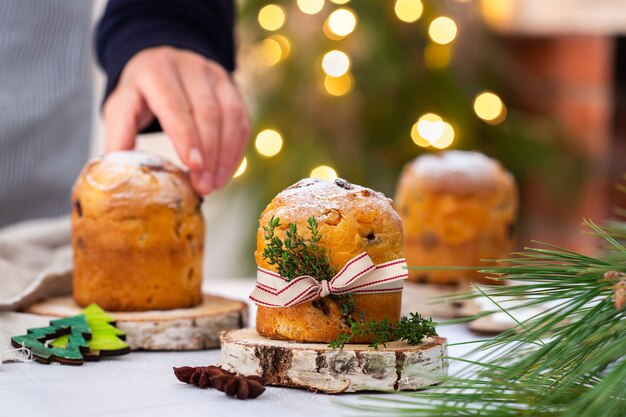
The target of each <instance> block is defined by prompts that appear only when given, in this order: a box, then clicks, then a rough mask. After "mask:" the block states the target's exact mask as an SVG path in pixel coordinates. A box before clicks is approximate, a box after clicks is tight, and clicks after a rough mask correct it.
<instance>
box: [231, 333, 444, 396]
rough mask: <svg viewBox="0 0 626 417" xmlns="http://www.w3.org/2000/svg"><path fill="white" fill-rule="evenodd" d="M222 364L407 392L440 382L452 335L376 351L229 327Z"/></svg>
mask: <svg viewBox="0 0 626 417" xmlns="http://www.w3.org/2000/svg"><path fill="white" fill-rule="evenodd" d="M221 339H222V358H221V359H222V367H224V368H225V369H229V370H231V371H236V372H240V373H242V374H245V375H252V374H256V375H260V376H262V377H264V378H265V379H266V381H267V383H268V384H270V385H279V386H285V387H297V388H306V389H308V390H311V391H321V392H325V393H330V394H339V393H344V392H355V391H380V390H383V391H406V390H414V389H416V388H419V387H424V386H429V385H435V384H437V376H441V375H446V374H447V371H448V361H447V359H445V358H444V356H445V355H446V354H447V347H446V339H445V338H443V337H434V338H430V339H426V340H425V341H424V343H422V344H420V345H416V346H411V345H408V344H407V343H405V342H390V343H387V346H386V347H384V346H380V347H379V348H378V350H375V349H373V348H371V347H369V346H367V345H361V344H348V345H345V346H344V348H343V349H341V350H340V349H331V348H329V347H328V346H327V345H326V344H324V343H296V342H289V341H283V340H271V339H267V338H264V337H262V336H260V335H259V334H258V333H257V332H256V330H255V329H240V330H231V331H228V332H223V333H222V336H221Z"/></svg>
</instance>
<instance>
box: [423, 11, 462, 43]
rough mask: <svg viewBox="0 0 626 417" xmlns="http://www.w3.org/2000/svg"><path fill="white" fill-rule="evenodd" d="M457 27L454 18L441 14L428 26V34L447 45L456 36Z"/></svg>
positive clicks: (434, 39) (434, 40) (435, 40)
mask: <svg viewBox="0 0 626 417" xmlns="http://www.w3.org/2000/svg"><path fill="white" fill-rule="evenodd" d="M456 33H457V27H456V23H454V20H452V19H450V18H449V17H447V16H439V17H438V18H436V19H435V20H433V21H432V22H430V26H429V27H428V35H429V36H430V39H432V40H433V42H436V43H439V44H442V45H445V44H448V43H450V42H452V41H453V40H454V38H456Z"/></svg>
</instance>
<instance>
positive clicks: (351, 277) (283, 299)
mask: <svg viewBox="0 0 626 417" xmlns="http://www.w3.org/2000/svg"><path fill="white" fill-rule="evenodd" d="M256 277H257V278H256V279H257V280H256V285H255V287H254V290H252V294H250V299H251V300H252V301H254V302H255V303H256V304H258V305H262V306H266V307H289V306H293V305H296V304H301V303H304V302H306V301H311V300H313V299H316V298H320V297H326V296H328V295H330V294H336V295H341V294H347V293H355V294H376V293H385V292H397V291H402V285H403V280H404V279H406V278H407V277H408V273H407V267H406V261H405V260H404V258H402V259H396V260H393V261H390V262H385V263H383V264H379V265H374V262H372V258H370V257H369V255H368V254H367V253H366V252H363V253H361V254H360V255H357V256H355V257H354V258H352V259H351V260H350V261H348V262H347V263H346V265H345V266H344V267H343V268H342V269H341V271H339V272H338V273H337V275H335V276H334V277H333V278H332V279H331V280H330V281H327V280H322V281H318V280H316V279H315V278H313V277H311V276H308V275H303V276H300V277H297V278H294V279H292V280H291V281H288V280H287V279H286V278H283V277H281V276H280V275H279V274H277V273H276V272H272V271H268V270H267V269H264V268H261V267H259V268H258V269H257V276H256Z"/></svg>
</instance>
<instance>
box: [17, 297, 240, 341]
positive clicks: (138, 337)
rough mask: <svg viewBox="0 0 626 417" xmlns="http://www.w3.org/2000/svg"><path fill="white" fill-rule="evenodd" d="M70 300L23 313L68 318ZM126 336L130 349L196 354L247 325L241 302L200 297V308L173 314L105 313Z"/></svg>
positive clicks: (72, 308)
mask: <svg viewBox="0 0 626 417" xmlns="http://www.w3.org/2000/svg"><path fill="white" fill-rule="evenodd" d="M81 310H82V307H80V306H78V305H77V304H76V303H75V302H74V299H73V298H72V297H71V296H65V297H53V298H49V299H47V300H45V301H42V302H40V303H38V304H34V305H32V306H30V307H28V308H26V309H25V311H26V312H27V313H33V314H39V315H45V316H53V317H69V316H75V315H77V314H80V312H81ZM107 313H108V314H109V315H110V316H111V317H113V318H115V321H116V326H117V327H118V328H119V329H120V330H122V331H123V332H124V333H126V341H127V342H128V344H129V345H130V347H131V349H145V350H198V349H211V348H217V347H219V346H220V337H219V335H220V332H222V331H224V330H232V329H240V328H242V327H246V326H247V324H248V307H247V305H246V303H244V302H243V301H237V300H231V299H228V298H223V297H218V296H215V295H209V294H204V296H203V300H202V304H200V305H198V306H196V307H192V308H181V309H176V310H154V311H140V312H107Z"/></svg>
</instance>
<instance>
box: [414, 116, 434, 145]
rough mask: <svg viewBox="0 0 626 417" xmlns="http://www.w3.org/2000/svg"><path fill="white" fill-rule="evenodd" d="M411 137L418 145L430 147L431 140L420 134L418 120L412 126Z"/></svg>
mask: <svg viewBox="0 0 626 417" xmlns="http://www.w3.org/2000/svg"><path fill="white" fill-rule="evenodd" d="M411 139H413V142H414V143H415V144H416V145H418V146H421V147H422V148H428V147H429V146H430V142H429V141H427V140H426V139H424V138H423V137H422V135H420V134H419V131H418V130H417V122H416V123H415V124H414V125H413V127H412V128H411Z"/></svg>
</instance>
